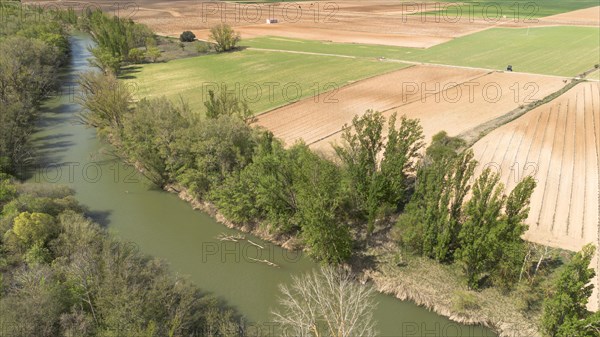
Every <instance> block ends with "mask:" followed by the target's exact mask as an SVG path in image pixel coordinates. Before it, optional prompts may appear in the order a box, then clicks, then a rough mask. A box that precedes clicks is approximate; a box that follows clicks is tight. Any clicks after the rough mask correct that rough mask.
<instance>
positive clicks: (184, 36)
mask: <svg viewBox="0 0 600 337" xmlns="http://www.w3.org/2000/svg"><path fill="white" fill-rule="evenodd" d="M179 40H180V41H181V42H194V40H196V35H195V34H194V33H192V32H191V31H189V30H186V31H185V32H183V33H181V35H179Z"/></svg>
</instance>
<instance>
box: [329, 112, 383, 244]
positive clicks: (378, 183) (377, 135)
mask: <svg viewBox="0 0 600 337" xmlns="http://www.w3.org/2000/svg"><path fill="white" fill-rule="evenodd" d="M384 123H385V118H384V117H383V115H382V114H381V112H376V111H373V110H369V111H367V112H366V113H365V114H364V115H362V116H358V115H357V116H355V117H354V118H353V120H352V125H345V126H344V128H343V129H342V139H343V144H342V145H336V146H334V149H335V152H336V154H337V157H338V158H339V159H340V161H341V162H342V164H343V167H344V170H345V176H346V179H345V185H346V189H347V190H348V193H349V196H350V198H351V201H352V205H353V207H354V208H355V209H356V210H357V211H358V212H359V214H363V215H364V216H366V218H367V222H368V224H369V225H368V231H367V232H370V231H371V230H372V228H373V222H374V221H375V217H376V214H377V210H378V209H379V207H380V203H379V202H380V200H382V199H383V197H384V193H385V192H384V190H383V186H384V180H383V179H382V177H381V176H380V175H379V174H378V171H379V158H378V155H379V154H380V153H381V152H382V150H383V148H384V142H383V127H384Z"/></svg>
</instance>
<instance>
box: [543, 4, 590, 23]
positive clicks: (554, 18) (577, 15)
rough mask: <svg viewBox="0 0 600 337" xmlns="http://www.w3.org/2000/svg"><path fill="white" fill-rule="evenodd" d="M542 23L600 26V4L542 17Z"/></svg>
mask: <svg viewBox="0 0 600 337" xmlns="http://www.w3.org/2000/svg"><path fill="white" fill-rule="evenodd" d="M540 23H541V24H554V25H562V26H595V27H598V26H600V6H598V7H591V8H585V9H579V10H576V11H572V12H567V13H561V14H557V15H551V16H547V17H545V18H542V19H540Z"/></svg>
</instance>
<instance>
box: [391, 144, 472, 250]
mask: <svg viewBox="0 0 600 337" xmlns="http://www.w3.org/2000/svg"><path fill="white" fill-rule="evenodd" d="M462 145H463V142H462V141H460V140H459V139H456V138H452V137H448V136H447V135H446V134H445V133H439V134H437V135H435V136H434V137H433V139H432V143H431V145H430V146H429V147H428V148H427V151H426V156H425V158H423V160H422V161H421V163H420V167H419V168H418V170H417V176H416V185H415V190H414V193H413V195H412V196H411V198H410V202H409V203H408V205H407V206H406V209H405V212H404V213H403V214H402V215H401V216H400V217H399V219H398V227H399V229H400V231H401V232H402V241H403V242H404V245H405V246H406V247H407V248H409V249H410V250H412V251H414V252H416V253H419V254H423V255H426V256H429V257H431V258H434V259H436V260H438V261H441V262H451V261H452V260H453V259H454V252H455V251H456V249H457V248H458V246H459V238H458V234H459V232H460V226H461V223H460V221H461V219H462V212H463V203H464V200H465V197H466V195H467V193H468V192H469V190H470V184H469V180H470V179H471V178H472V176H473V172H474V170H475V166H476V162H475V161H474V160H473V152H472V151H461V147H462Z"/></svg>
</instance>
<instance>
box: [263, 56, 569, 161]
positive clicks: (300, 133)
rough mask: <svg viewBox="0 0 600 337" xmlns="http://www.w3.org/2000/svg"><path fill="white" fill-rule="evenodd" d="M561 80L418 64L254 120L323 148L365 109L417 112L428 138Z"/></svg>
mask: <svg viewBox="0 0 600 337" xmlns="http://www.w3.org/2000/svg"><path fill="white" fill-rule="evenodd" d="M564 85H565V84H564V83H563V80H562V79H560V78H558V77H548V76H541V75H540V76H537V75H529V74H519V73H501V72H486V71H483V70H479V69H466V68H453V67H441V66H421V65H419V66H413V67H410V68H406V69H402V70H399V71H396V72H392V73H389V74H385V75H381V76H377V77H375V78H371V79H367V80H364V81H360V82H357V83H355V84H351V85H348V86H345V87H343V88H341V89H340V90H338V91H333V92H328V93H323V94H321V95H319V96H317V97H314V98H310V99H306V100H302V101H300V102H296V103H293V104H290V105H288V106H285V107H282V108H279V109H276V110H273V111H270V112H267V113H265V114H263V115H260V116H259V117H258V120H257V123H258V124H259V125H261V126H264V127H265V128H267V129H269V130H271V131H272V132H273V133H274V134H275V136H277V137H279V138H281V139H283V140H284V141H285V142H286V144H288V145H289V144H293V143H294V142H296V141H298V140H301V139H302V140H304V141H305V142H306V143H307V144H309V145H311V147H313V148H315V149H319V150H322V151H323V152H325V153H328V152H331V144H332V143H335V142H336V141H337V140H338V139H339V137H340V131H341V129H342V127H343V125H344V124H349V123H351V122H352V118H353V117H354V116H355V115H357V114H362V113H364V112H365V111H366V110H368V109H373V110H379V111H382V112H384V114H385V115H386V117H389V116H391V115H392V114H393V113H394V112H396V113H397V114H398V116H402V115H406V116H407V117H409V118H419V119H420V120H421V124H422V126H423V129H424V132H425V135H426V139H427V140H429V139H430V138H431V136H433V135H434V134H435V133H437V132H439V131H441V130H446V131H447V132H448V133H449V134H450V135H458V134H460V133H462V132H466V131H468V130H470V129H472V128H474V127H476V126H478V125H480V124H483V123H485V122H487V121H490V120H493V119H495V118H497V117H499V116H502V115H504V114H506V113H508V112H510V111H511V110H513V109H516V108H518V107H519V105H521V104H523V103H528V102H531V101H535V100H538V99H541V98H543V97H545V96H547V95H548V94H550V93H552V92H555V91H557V90H558V89H560V88H561V87H563V86H564Z"/></svg>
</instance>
